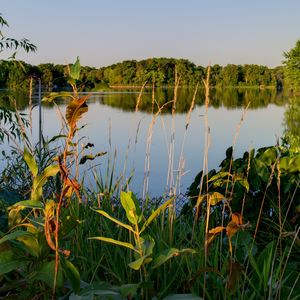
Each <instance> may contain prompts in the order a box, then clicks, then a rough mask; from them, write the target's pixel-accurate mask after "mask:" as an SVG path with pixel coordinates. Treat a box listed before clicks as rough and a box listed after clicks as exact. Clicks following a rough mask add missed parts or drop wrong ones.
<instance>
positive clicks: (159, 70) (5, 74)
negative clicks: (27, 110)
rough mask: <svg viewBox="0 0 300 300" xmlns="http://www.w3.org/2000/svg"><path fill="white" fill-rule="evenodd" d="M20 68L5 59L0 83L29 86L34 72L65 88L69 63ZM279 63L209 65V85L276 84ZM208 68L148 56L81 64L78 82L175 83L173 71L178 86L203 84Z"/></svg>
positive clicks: (88, 85)
mask: <svg viewBox="0 0 300 300" xmlns="http://www.w3.org/2000/svg"><path fill="white" fill-rule="evenodd" d="M22 64H23V66H24V67H23V69H18V68H16V67H15V66H14V65H13V64H12V62H9V61H4V62H3V63H2V68H1V69H2V70H1V74H0V86H1V87H10V88H14V89H19V88H22V87H23V88H24V87H26V86H28V78H29V77H30V76H31V75H32V74H35V75H36V76H39V77H40V78H41V80H42V84H43V87H44V89H45V90H47V91H51V90H54V91H57V90H60V89H67V88H68V72H69V71H68V70H69V69H70V68H71V65H54V64H51V63H47V64H40V65H38V66H32V65H30V64H26V63H24V62H22ZM281 69H282V67H277V68H275V69H270V68H268V67H266V66H259V65H233V64H229V65H227V66H224V67H222V66H220V65H213V66H212V67H211V78H210V84H211V86H218V87H261V88H263V87H268V86H272V87H275V88H276V87H277V88H278V89H280V88H281V87H282V85H283V81H284V78H283V72H281ZM206 71H207V68H205V67H203V66H196V65H195V64H194V63H192V62H190V61H188V60H186V59H174V58H150V59H147V60H142V61H135V60H132V61H124V62H120V63H117V64H113V65H111V66H107V67H102V68H99V69H96V68H92V67H88V66H85V67H83V66H82V67H81V72H80V75H79V76H78V79H76V80H77V85H78V87H79V90H82V91H90V90H93V91H99V89H100V90H106V89H107V88H108V87H113V88H118V87H119V88H120V87H121V88H124V87H125V88H126V87H140V86H142V85H143V84H144V83H145V82H147V86H152V84H154V85H155V86H158V87H166V86H174V84H175V73H177V76H178V77H179V78H180V85H181V86H185V87H186V86H195V85H196V84H197V83H198V82H200V83H201V84H202V78H204V77H205V76H206Z"/></svg>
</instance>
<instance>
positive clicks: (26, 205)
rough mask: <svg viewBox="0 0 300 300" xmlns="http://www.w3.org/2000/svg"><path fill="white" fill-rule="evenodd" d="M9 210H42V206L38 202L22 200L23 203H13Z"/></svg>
mask: <svg viewBox="0 0 300 300" xmlns="http://www.w3.org/2000/svg"><path fill="white" fill-rule="evenodd" d="M10 208H18V209H19V210H22V209H25V208H34V209H43V208H44V205H43V203H42V202H40V201H36V200H24V201H19V202H17V203H15V204H14V205H12V206H11V207H10Z"/></svg>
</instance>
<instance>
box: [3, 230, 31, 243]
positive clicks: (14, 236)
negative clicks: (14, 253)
mask: <svg viewBox="0 0 300 300" xmlns="http://www.w3.org/2000/svg"><path fill="white" fill-rule="evenodd" d="M24 236H32V233H30V232H28V231H23V230H17V231H14V232H12V233H9V234H7V235H5V236H4V237H2V238H1V239H0V244H2V243H4V242H7V241H12V240H16V239H17V238H19V237H24Z"/></svg>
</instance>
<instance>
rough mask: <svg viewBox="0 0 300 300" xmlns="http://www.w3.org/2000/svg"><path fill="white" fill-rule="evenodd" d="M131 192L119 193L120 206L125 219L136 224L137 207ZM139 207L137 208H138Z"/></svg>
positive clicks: (137, 217) (137, 218) (137, 220)
mask: <svg viewBox="0 0 300 300" xmlns="http://www.w3.org/2000/svg"><path fill="white" fill-rule="evenodd" d="M132 195H133V194H132V192H123V191H122V192H121V195H120V200H121V204H122V206H123V208H124V210H125V212H126V216H127V219H128V221H129V222H130V223H132V224H138V222H139V216H138V214H137V207H136V204H135V201H134V200H133V197H132ZM138 207H139V206H138Z"/></svg>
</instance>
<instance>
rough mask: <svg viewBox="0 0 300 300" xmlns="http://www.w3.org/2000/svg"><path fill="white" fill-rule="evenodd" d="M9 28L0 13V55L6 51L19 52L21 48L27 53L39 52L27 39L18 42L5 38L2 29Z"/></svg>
mask: <svg viewBox="0 0 300 300" xmlns="http://www.w3.org/2000/svg"><path fill="white" fill-rule="evenodd" d="M8 26H9V25H8V22H7V21H6V20H5V19H4V18H3V17H2V14H1V13H0V28H1V29H0V36H1V39H0V53H1V52H2V51H4V50H17V49H19V48H21V49H23V50H25V51H26V52H35V51H36V50H37V47H36V46H35V45H33V44H31V43H30V42H29V41H28V40H27V39H25V38H23V39H21V40H16V39H14V38H11V37H7V36H5V35H4V34H3V32H2V28H3V27H8ZM12 57H13V58H14V57H15V53H14V54H13V55H12Z"/></svg>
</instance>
